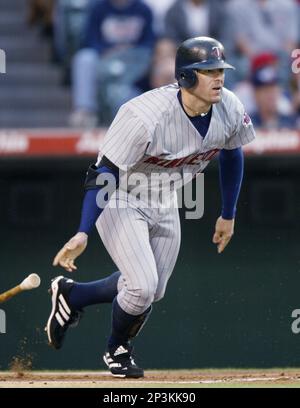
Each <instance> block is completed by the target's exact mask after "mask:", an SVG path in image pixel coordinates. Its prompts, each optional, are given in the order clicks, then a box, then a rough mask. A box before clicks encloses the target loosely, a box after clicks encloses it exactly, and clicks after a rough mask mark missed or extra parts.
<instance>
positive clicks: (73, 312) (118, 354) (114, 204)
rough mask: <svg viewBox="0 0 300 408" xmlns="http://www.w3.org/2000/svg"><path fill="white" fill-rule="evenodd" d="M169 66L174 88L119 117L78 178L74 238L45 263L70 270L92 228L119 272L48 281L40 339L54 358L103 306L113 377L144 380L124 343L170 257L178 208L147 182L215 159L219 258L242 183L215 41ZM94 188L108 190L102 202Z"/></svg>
mask: <svg viewBox="0 0 300 408" xmlns="http://www.w3.org/2000/svg"><path fill="white" fill-rule="evenodd" d="M175 65H176V79H177V81H178V84H177V83H176V84H171V85H168V86H164V87H162V88H158V89H154V90H151V91H149V92H146V93H144V94H142V95H140V96H138V97H136V98H134V99H132V100H130V101H129V102H127V103H125V104H124V105H123V106H122V107H121V108H120V110H119V112H118V113H117V115H116V117H115V119H114V121H113V122H112V124H111V126H110V128H109V129H108V132H107V133H106V135H105V138H104V141H103V144H102V145H101V148H100V152H99V156H98V160H97V162H96V163H95V164H94V165H91V166H90V167H89V169H88V172H87V177H86V181H85V190H86V191H85V196H84V200H83V206H82V214H81V222H80V226H79V229H78V232H77V234H76V235H75V236H73V237H72V238H71V239H70V240H69V241H68V242H67V243H66V244H65V245H64V247H63V248H62V249H61V250H60V251H59V252H58V254H57V255H56V257H55V259H54V262H53V264H54V266H57V265H60V266H62V267H63V268H65V269H66V270H67V271H68V272H73V271H75V270H76V269H77V268H76V266H75V264H74V261H75V259H76V258H77V257H78V256H79V255H80V254H81V253H82V252H83V251H84V250H85V248H86V246H87V243H88V234H89V232H90V231H91V229H92V228H93V226H94V225H95V224H96V227H97V230H98V232H99V235H100V237H101V239H102V242H103V243H104V245H105V247H106V249H107V251H108V252H109V254H110V256H111V258H112V260H113V261H114V263H115V264H116V265H117V267H118V269H119V271H117V272H114V273H113V274H112V275H110V276H108V277H107V278H105V279H101V280H98V281H95V282H88V283H79V282H74V281H73V280H71V279H67V278H64V277H63V276H59V277H57V278H55V279H54V280H53V281H52V283H51V293H52V310H51V314H50V317H49V319H48V323H47V327H46V331H47V335H48V339H49V343H50V344H51V345H52V346H53V347H55V348H56V349H59V348H60V347H61V346H62V343H63V340H64V337H65V334H66V331H67V329H68V328H69V327H70V326H72V325H74V324H76V323H77V322H78V321H79V319H80V317H81V314H82V311H83V309H84V308H85V307H86V306H88V305H92V304H99V303H107V302H109V303H112V327H111V334H110V337H109V339H108V343H107V349H106V351H105V354H104V356H103V358H104V362H105V363H106V365H107V366H108V367H109V369H110V371H111V373H112V374H113V375H114V376H118V377H127V378H130V377H131V378H138V377H142V376H143V375H144V372H143V369H142V368H140V367H138V366H137V365H136V364H135V362H134V360H133V354H132V353H133V348H132V345H131V339H133V338H134V337H135V336H136V335H137V334H138V333H139V332H140V330H141V329H142V327H143V325H144V324H145V323H146V321H147V319H148V318H149V315H150V313H151V310H152V304H153V303H154V302H157V301H158V300H160V299H162V298H163V296H164V294H165V290H166V286H167V282H168V280H169V278H170V276H171V273H172V271H173V269H174V266H175V262H176V259H177V255H178V252H179V246H180V222H179V216H178V209H177V208H176V205H165V204H166V202H168V203H169V204H171V203H173V202H175V201H176V188H173V189H172V188H171V189H170V188H169V189H168V188H167V186H166V185H165V184H164V183H155V182H154V183H152V181H153V180H152V179H153V177H152V176H153V174H156V175H157V174H158V175H161V174H166V175H169V176H172V175H173V174H175V173H176V174H180V175H182V177H183V179H184V175H185V174H191V175H192V176H196V175H197V174H199V173H201V172H203V170H204V168H205V167H206V166H207V165H208V163H209V161H210V160H211V159H212V157H213V156H214V155H216V154H217V153H218V152H219V168H220V186H221V193H222V209H221V211H220V216H219V218H218V219H217V222H216V225H215V233H214V235H213V243H215V244H216V245H217V249H218V252H219V253H221V252H222V251H223V250H224V248H225V247H226V245H227V244H228V243H229V241H230V239H231V237H232V235H233V231H234V220H235V212H236V205H237V200H238V195H239V191H240V187H241V182H242V176H243V153H242V149H241V146H242V145H244V144H247V143H249V142H250V141H252V140H253V139H254V137H255V134H254V130H253V126H252V123H251V120H250V118H249V116H248V115H247V114H246V112H245V111H244V108H243V105H242V104H241V102H240V101H239V99H238V98H237V97H236V96H235V95H234V94H233V93H232V92H230V91H229V90H227V89H226V88H224V71H225V69H233V67H232V66H231V65H229V64H228V63H227V62H226V61H225V56H224V48H223V45H222V44H221V43H220V42H219V41H217V40H215V39H213V38H209V37H197V38H192V39H188V40H186V41H184V42H183V43H182V44H181V45H180V46H179V48H178V50H177V54H176V63H175ZM135 177H136V178H138V180H139V192H141V193H142V194H141V197H142V198H141V199H140V200H137V199H136V195H135V194H133V193H134V192H135V191H136V190H135V187H136V186H134V183H131V184H130V183H124V180H127V181H128V180H132V178H133V179H134V178H135ZM99 178H100V179H101V180H100V182H99ZM104 179H105V180H113V181H114V182H111V183H110V185H112V184H114V187H113V188H111V191H110V192H109V197H107V195H108V190H107V189H106V187H105V186H107V184H105V183H104V181H103V180H104ZM154 179H155V178H154ZM150 181H151V182H150ZM183 183H184V182H183ZM164 190H166V191H164ZM165 192H166V194H161V193H165ZM162 196H164V198H163V199H161V197H162ZM99 197H100V198H99ZM105 203H106V205H105Z"/></svg>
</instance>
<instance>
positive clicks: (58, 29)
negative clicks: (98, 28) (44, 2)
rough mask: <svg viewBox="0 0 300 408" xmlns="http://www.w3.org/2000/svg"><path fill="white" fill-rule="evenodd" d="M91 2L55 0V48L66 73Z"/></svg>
mask: <svg viewBox="0 0 300 408" xmlns="http://www.w3.org/2000/svg"><path fill="white" fill-rule="evenodd" d="M91 2H92V0H56V3H55V7H54V16H53V20H54V21H53V24H54V40H55V50H56V54H57V59H58V60H59V61H60V62H62V63H63V66H64V69H65V70H66V71H67V72H66V74H67V73H68V74H69V72H68V71H69V69H70V63H71V58H72V57H73V55H74V54H75V52H76V51H78V50H79V48H80V46H81V43H82V31H83V29H84V27H85V24H86V16H87V10H88V7H89V5H90V3H91ZM67 82H69V81H67Z"/></svg>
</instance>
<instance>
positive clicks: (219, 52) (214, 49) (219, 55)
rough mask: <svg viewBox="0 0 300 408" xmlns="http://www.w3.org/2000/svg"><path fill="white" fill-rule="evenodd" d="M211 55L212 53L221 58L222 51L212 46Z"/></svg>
mask: <svg viewBox="0 0 300 408" xmlns="http://www.w3.org/2000/svg"><path fill="white" fill-rule="evenodd" d="M212 55H214V56H215V57H216V58H218V59H221V57H222V52H221V50H220V48H219V47H213V48H212Z"/></svg>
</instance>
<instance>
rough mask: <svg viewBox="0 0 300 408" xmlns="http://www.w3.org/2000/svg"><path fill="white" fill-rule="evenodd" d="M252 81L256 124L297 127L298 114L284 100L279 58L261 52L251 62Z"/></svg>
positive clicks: (253, 118) (267, 127) (270, 126)
mask: <svg viewBox="0 0 300 408" xmlns="http://www.w3.org/2000/svg"><path fill="white" fill-rule="evenodd" d="M251 83H252V85H253V89H254V100H255V104H256V111H255V112H254V113H252V114H251V118H252V121H253V124H254V126H256V127H258V128H261V129H265V130H267V129H277V130H278V129H282V128H288V129H295V128H296V116H295V115H294V113H293V111H292V110H290V111H289V110H288V109H286V106H285V107H284V106H283V105H282V104H281V102H282V97H281V96H282V88H281V85H280V80H279V75H278V58H277V57H276V56H275V55H274V54H267V53H265V54H261V55H259V56H257V57H255V58H254V59H253V61H252V64H251Z"/></svg>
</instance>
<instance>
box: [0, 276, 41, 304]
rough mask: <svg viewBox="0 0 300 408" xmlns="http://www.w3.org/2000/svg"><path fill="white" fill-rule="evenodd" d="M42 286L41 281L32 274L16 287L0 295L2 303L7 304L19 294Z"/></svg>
mask: <svg viewBox="0 0 300 408" xmlns="http://www.w3.org/2000/svg"><path fill="white" fill-rule="evenodd" d="M40 284H41V279H40V277H39V275H37V274H36V273H32V274H31V275H29V276H27V278H25V279H24V280H23V282H21V283H20V284H19V285H17V286H15V287H14V288H11V289H9V290H7V291H6V292H3V293H1V294H0V303H3V302H6V301H7V300H8V299H10V298H12V297H13V296H16V295H17V294H18V293H21V292H23V291H24V290H31V289H35V288H38V287H39V286H40Z"/></svg>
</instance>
